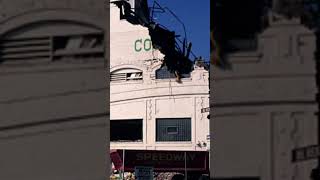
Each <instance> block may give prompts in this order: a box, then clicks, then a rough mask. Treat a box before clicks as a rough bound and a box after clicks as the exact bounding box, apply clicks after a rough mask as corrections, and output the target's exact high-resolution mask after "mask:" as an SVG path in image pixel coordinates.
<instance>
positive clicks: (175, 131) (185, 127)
mask: <svg viewBox="0 0 320 180" xmlns="http://www.w3.org/2000/svg"><path fill="white" fill-rule="evenodd" d="M156 141H158V142H161V141H191V118H161V119H157V120H156Z"/></svg>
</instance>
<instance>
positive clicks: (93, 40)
mask: <svg viewBox="0 0 320 180" xmlns="http://www.w3.org/2000/svg"><path fill="white" fill-rule="evenodd" d="M103 46H104V45H103V35H102V34H84V35H69V36H68V35H67V36H57V37H53V56H54V57H53V60H58V59H63V58H64V57H72V58H76V59H77V58H88V57H94V58H98V57H100V58H103V57H104V49H103Z"/></svg>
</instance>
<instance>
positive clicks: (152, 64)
mask: <svg viewBox="0 0 320 180" xmlns="http://www.w3.org/2000/svg"><path fill="white" fill-rule="evenodd" d="M111 17H112V19H111V26H110V27H111V39H110V41H111V42H110V50H111V51H110V52H111V62H110V67H111V70H110V71H111V72H112V71H115V70H117V69H121V68H126V67H132V68H138V69H140V70H142V71H143V81H141V82H133V83H132V82H122V83H118V82H111V87H110V91H111V93H110V102H111V107H110V113H111V114H110V116H111V119H113V120H116V119H134V118H142V119H143V135H144V136H143V142H128V143H123V142H121V143H120V142H119V143H116V142H112V143H111V148H112V149H153V150H200V151H202V150H207V148H208V147H210V144H209V143H208V141H207V135H209V120H208V119H207V115H208V113H201V109H202V108H206V107H209V94H208V93H209V84H208V83H209V82H208V78H209V73H208V71H206V70H205V69H203V68H200V67H195V70H194V71H193V72H192V74H191V77H190V78H186V79H183V80H182V84H179V83H177V82H175V79H171V80H168V79H166V80H163V79H162V80H156V79H155V71H156V70H157V69H158V68H159V67H160V65H161V59H162V58H163V57H164V55H163V54H161V53H160V52H159V51H158V50H156V49H152V50H150V51H147V52H146V51H141V52H136V51H135V49H134V42H135V40H136V39H140V38H141V39H150V36H149V32H148V29H147V28H145V27H142V26H140V25H132V24H130V23H128V22H127V21H125V20H119V9H118V8H117V7H115V6H112V7H111ZM185 117H190V118H191V119H192V125H191V126H192V141H191V142H161V143H160V142H155V137H156V134H155V126H156V125H155V120H156V118H185ZM198 142H205V143H207V146H206V147H197V145H196V144H197V143H198Z"/></svg>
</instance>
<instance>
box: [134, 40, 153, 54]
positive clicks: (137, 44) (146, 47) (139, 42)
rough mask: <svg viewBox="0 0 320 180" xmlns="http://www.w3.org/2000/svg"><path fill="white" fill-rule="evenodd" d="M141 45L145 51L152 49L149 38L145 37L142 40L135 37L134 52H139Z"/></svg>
mask: <svg viewBox="0 0 320 180" xmlns="http://www.w3.org/2000/svg"><path fill="white" fill-rule="evenodd" d="M142 46H143V49H144V50H145V51H150V50H151V49H152V42H151V40H150V39H145V40H144V41H143V40H142V39H137V40H136V41H135V42H134V50H135V51H136V52H140V51H141V50H142Z"/></svg>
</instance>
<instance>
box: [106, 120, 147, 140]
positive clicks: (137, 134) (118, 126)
mask: <svg viewBox="0 0 320 180" xmlns="http://www.w3.org/2000/svg"><path fill="white" fill-rule="evenodd" d="M142 122H143V120H142V119H137V120H111V121H110V141H138V142H140V141H142V140H143V123H142Z"/></svg>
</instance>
